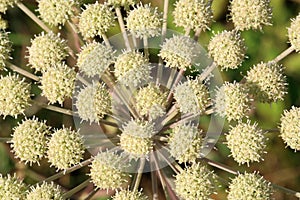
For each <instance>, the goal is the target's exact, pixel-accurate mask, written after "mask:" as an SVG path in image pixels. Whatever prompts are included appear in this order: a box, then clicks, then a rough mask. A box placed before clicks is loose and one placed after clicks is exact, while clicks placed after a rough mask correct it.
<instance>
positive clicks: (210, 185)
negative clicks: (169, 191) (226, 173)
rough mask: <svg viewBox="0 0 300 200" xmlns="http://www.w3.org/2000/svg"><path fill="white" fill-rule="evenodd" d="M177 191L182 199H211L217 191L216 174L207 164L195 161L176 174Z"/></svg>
mask: <svg viewBox="0 0 300 200" xmlns="http://www.w3.org/2000/svg"><path fill="white" fill-rule="evenodd" d="M175 191H176V193H177V194H178V196H179V197H181V198H182V199H189V200H207V199H210V196H211V195H212V194H213V193H215V192H216V176H215V175H214V173H213V172H212V171H210V170H209V169H208V168H207V166H206V165H202V164H200V163H195V164H193V165H192V166H190V167H187V168H186V169H184V171H182V172H180V173H179V174H177V175H176V176H175Z"/></svg>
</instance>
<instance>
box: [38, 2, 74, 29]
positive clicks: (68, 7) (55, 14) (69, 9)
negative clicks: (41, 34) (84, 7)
mask: <svg viewBox="0 0 300 200" xmlns="http://www.w3.org/2000/svg"><path fill="white" fill-rule="evenodd" d="M77 5H78V2H77V0H38V11H39V13H40V15H41V18H42V20H43V21H45V22H47V23H48V24H50V25H53V26H58V25H64V24H65V23H66V21H67V20H69V19H70V18H71V17H73V16H74V11H73V9H74V7H75V6H77Z"/></svg>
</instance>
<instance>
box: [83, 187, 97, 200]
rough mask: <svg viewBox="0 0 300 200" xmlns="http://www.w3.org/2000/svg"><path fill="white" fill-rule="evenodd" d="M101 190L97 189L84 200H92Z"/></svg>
mask: <svg viewBox="0 0 300 200" xmlns="http://www.w3.org/2000/svg"><path fill="white" fill-rule="evenodd" d="M99 190H100V188H96V189H95V190H93V191H91V192H90V193H89V194H88V195H87V197H85V198H84V200H90V199H91V198H92V197H93V196H94V195H95V194H96V193H97V192H98V191H99Z"/></svg>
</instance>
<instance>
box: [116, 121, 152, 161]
mask: <svg viewBox="0 0 300 200" xmlns="http://www.w3.org/2000/svg"><path fill="white" fill-rule="evenodd" d="M155 134H156V131H155V129H154V124H152V123H151V122H141V121H134V120H131V121H129V122H128V123H127V124H126V125H124V126H123V131H122V134H121V136H120V146H121V149H123V150H124V151H125V154H129V157H130V158H133V159H138V158H141V157H147V156H148V154H149V153H150V152H151V151H152V149H153V141H152V139H151V137H152V136H154V135H155Z"/></svg>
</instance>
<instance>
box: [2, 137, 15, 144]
mask: <svg viewBox="0 0 300 200" xmlns="http://www.w3.org/2000/svg"><path fill="white" fill-rule="evenodd" d="M11 139H12V138H4V137H3V138H0V142H6V143H7V142H10V141H11Z"/></svg>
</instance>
